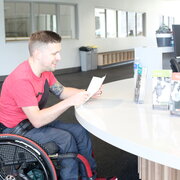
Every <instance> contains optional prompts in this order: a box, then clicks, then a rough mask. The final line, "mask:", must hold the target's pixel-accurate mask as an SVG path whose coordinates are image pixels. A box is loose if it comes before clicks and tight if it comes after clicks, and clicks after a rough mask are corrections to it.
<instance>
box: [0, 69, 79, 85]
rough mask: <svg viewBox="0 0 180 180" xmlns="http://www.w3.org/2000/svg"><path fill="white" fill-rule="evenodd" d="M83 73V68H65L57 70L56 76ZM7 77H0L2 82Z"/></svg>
mask: <svg viewBox="0 0 180 180" xmlns="http://www.w3.org/2000/svg"><path fill="white" fill-rule="evenodd" d="M79 71H81V67H73V68H65V69H57V70H56V71H55V72H54V74H55V75H60V74H67V73H75V72H79ZM6 77H7V75H5V76H0V82H3V81H4V80H5V78H6Z"/></svg>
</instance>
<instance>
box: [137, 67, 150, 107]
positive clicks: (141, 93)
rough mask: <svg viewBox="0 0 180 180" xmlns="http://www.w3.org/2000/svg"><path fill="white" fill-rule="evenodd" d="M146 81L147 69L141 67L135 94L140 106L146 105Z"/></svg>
mask: <svg viewBox="0 0 180 180" xmlns="http://www.w3.org/2000/svg"><path fill="white" fill-rule="evenodd" d="M146 79H147V68H146V67H141V66H139V67H138V72H137V77H136V84H135V93H134V102H135V103H139V104H142V103H144V98H145V89H146Z"/></svg>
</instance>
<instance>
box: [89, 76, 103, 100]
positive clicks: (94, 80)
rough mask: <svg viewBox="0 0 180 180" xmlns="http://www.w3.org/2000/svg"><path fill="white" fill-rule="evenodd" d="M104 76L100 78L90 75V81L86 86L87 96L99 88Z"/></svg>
mask: <svg viewBox="0 0 180 180" xmlns="http://www.w3.org/2000/svg"><path fill="white" fill-rule="evenodd" d="M105 78H106V75H105V76H103V77H102V78H100V77H96V76H93V77H92V79H91V82H90V84H89V86H88V88H87V92H88V93H89V98H90V97H92V96H93V95H94V94H95V93H96V92H97V91H98V90H99V88H100V87H101V85H102V84H103V81H104V79H105Z"/></svg>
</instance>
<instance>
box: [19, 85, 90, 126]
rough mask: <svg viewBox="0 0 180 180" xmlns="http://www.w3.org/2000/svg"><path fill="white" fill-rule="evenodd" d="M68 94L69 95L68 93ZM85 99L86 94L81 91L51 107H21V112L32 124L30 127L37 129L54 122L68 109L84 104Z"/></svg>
mask: <svg viewBox="0 0 180 180" xmlns="http://www.w3.org/2000/svg"><path fill="white" fill-rule="evenodd" d="M73 89H74V88H73ZM69 90H70V89H68V91H69ZM73 91H74V90H73ZM75 91H76V90H75ZM75 91H74V93H75ZM68 93H69V94H70V92H68ZM87 99H88V92H87V91H81V92H78V93H75V94H73V95H71V96H69V97H67V98H66V99H64V100H62V101H61V102H59V103H57V104H55V105H53V106H51V107H48V108H45V109H42V110H40V109H39V107H38V106H28V107H22V110H23V111H24V113H25V114H26V116H27V118H28V119H29V121H30V122H31V123H32V125H33V126H34V127H35V128H39V127H41V126H44V125H46V124H48V123H50V122H52V121H54V120H55V119H56V118H57V117H58V116H60V115H61V114H62V113H63V112H64V111H66V110H67V109H68V108H69V107H71V106H80V105H81V104H83V103H85V101H86V100H87Z"/></svg>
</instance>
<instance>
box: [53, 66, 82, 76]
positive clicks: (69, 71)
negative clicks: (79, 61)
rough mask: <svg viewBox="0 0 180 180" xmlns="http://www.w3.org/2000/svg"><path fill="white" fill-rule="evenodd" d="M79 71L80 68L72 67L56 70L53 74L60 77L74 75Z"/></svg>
mask: <svg viewBox="0 0 180 180" xmlns="http://www.w3.org/2000/svg"><path fill="white" fill-rule="evenodd" d="M79 71H81V67H73V68H66V69H57V70H56V71H55V72H54V74H55V75H60V74H68V73H75V72H79Z"/></svg>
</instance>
